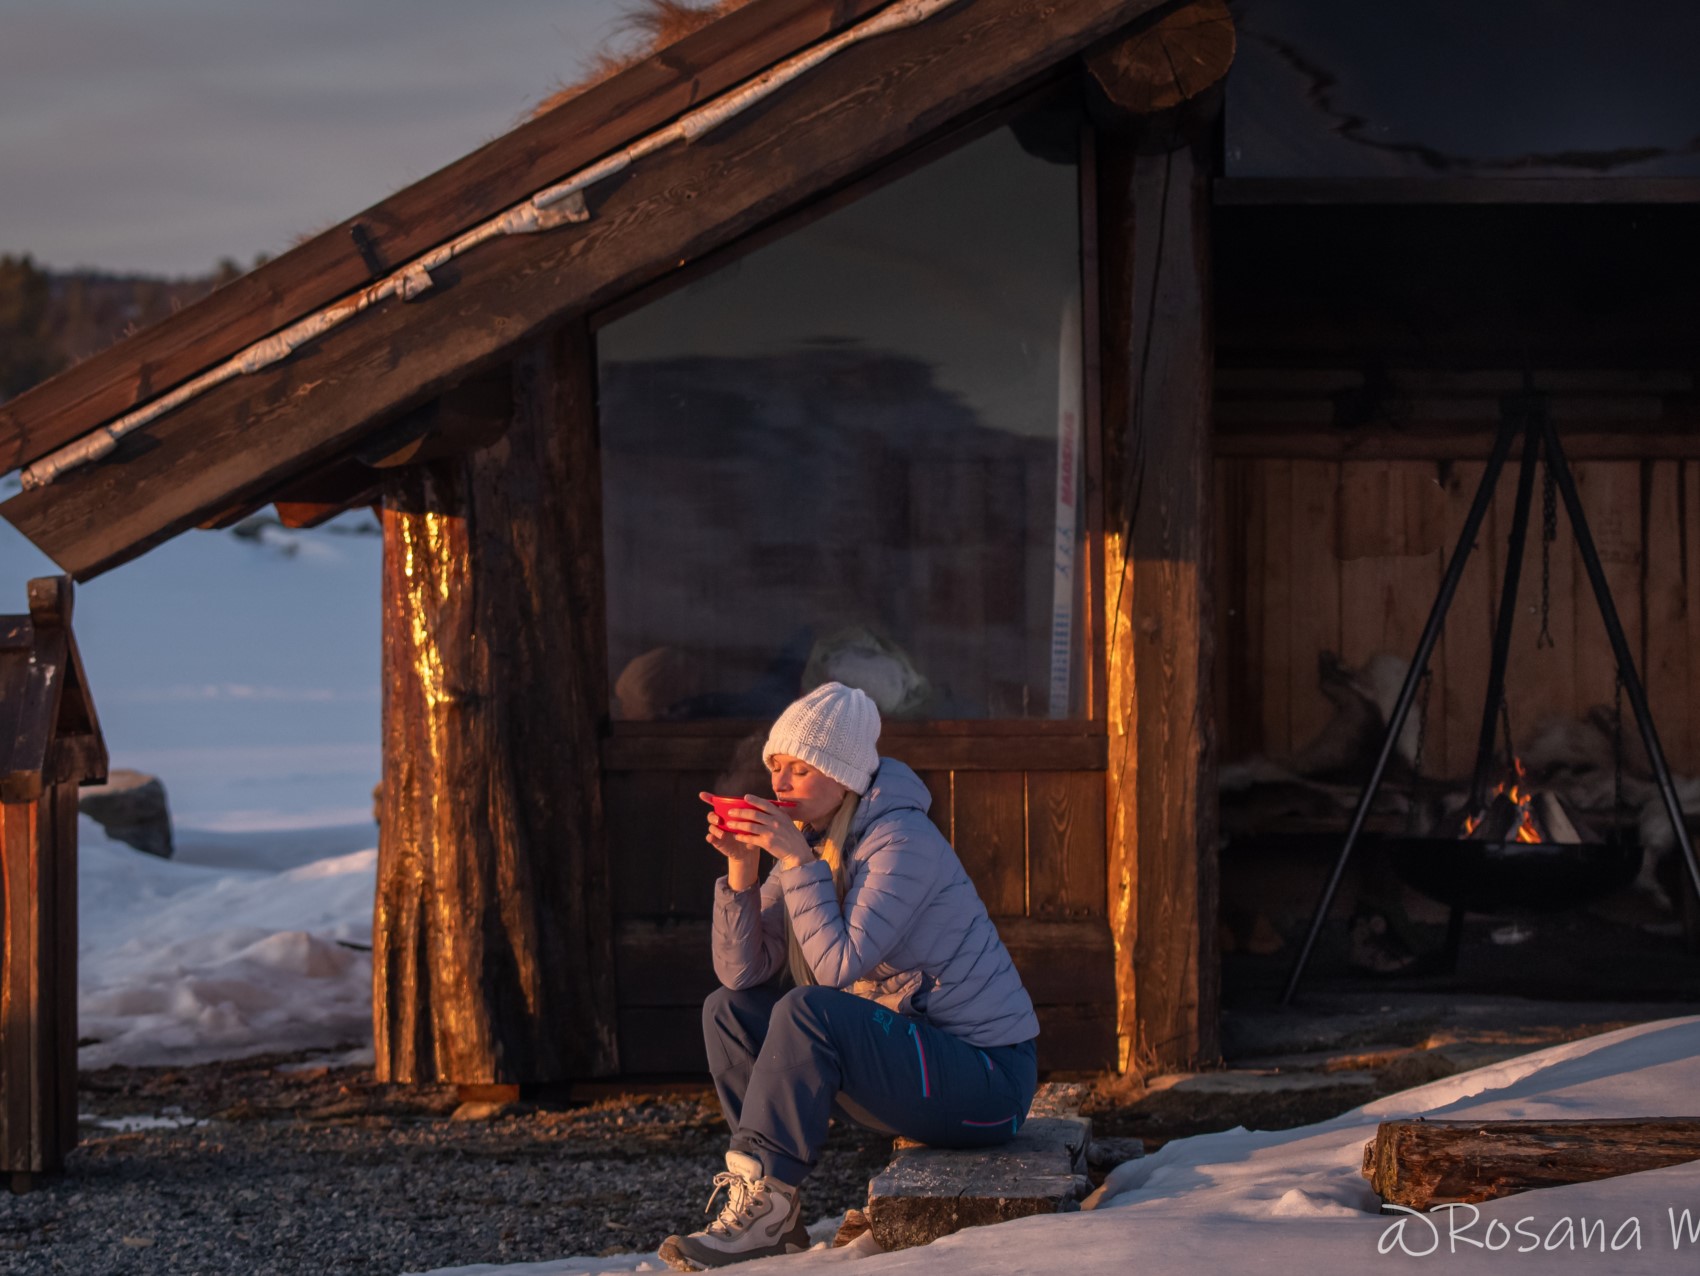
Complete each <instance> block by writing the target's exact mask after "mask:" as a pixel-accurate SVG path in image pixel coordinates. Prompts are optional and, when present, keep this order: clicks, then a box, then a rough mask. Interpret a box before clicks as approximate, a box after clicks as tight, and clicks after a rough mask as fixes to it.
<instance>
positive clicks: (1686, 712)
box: [1625, 462, 1694, 759]
mask: <svg viewBox="0 0 1700 1276" xmlns="http://www.w3.org/2000/svg"><path fill="white" fill-rule="evenodd" d="M1685 469H1686V466H1685V465H1684V464H1683V463H1681V462H1673V463H1671V464H1668V465H1649V466H1647V467H1646V470H1647V475H1646V478H1647V505H1646V526H1647V536H1646V552H1645V554H1644V556H1643V558H1642V567H1643V569H1644V575H1643V581H1644V584H1643V587H1642V613H1643V618H1644V624H1645V628H1644V630H1643V632H1644V634H1645V649H1646V660H1645V662H1644V664H1643V665H1642V668H1641V678H1642V681H1643V684H1644V685H1645V686H1646V689H1647V703H1648V704H1650V705H1651V706H1652V708H1653V713H1654V714H1655V715H1656V716H1655V717H1654V719H1653V721H1654V723H1655V724H1656V725H1657V727H1658V731H1659V743H1660V744H1661V745H1663V746H1664V750H1665V756H1666V757H1667V758H1673V759H1674V758H1692V757H1693V756H1694V736H1693V730H1694V727H1693V713H1694V708H1693V705H1694V693H1693V683H1692V681H1691V679H1692V677H1693V674H1692V671H1691V668H1690V661H1691V659H1692V657H1691V655H1690V652H1691V651H1692V648H1693V635H1692V634H1691V633H1690V632H1689V619H1688V611H1689V607H1688V582H1687V581H1686V580H1685V579H1684V570H1685V568H1686V567H1687V558H1688V556H1687V555H1686V554H1685V553H1684V548H1685V532H1686V528H1685V514H1686V511H1685V510H1684V508H1683V505H1684V496H1685V492H1684V486H1685V484H1684V479H1685V478H1686V474H1685ZM1628 729H1629V727H1628V725H1627V724H1626V725H1625V730H1628Z"/></svg>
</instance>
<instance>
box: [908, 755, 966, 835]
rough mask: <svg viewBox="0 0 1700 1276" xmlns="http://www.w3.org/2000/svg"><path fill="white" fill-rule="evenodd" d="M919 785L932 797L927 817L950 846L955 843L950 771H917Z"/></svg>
mask: <svg viewBox="0 0 1700 1276" xmlns="http://www.w3.org/2000/svg"><path fill="white" fill-rule="evenodd" d="M915 774H916V775H918V776H920V777H921V783H922V784H924V785H926V786H927V792H928V793H931V794H932V795H933V804H932V806H930V807H929V808H928V809H927V816H928V818H929V819H931V820H932V822H933V823H934V824H936V825H938V829H939V832H941V833H943V834H944V835H945V839H946V840H947V841H949V842H950V843H951V844H952V845H954V844H955V841H956V831H955V830H956V823H955V818H956V817H955V814H954V812H955V805H956V803H955V799H954V798H953V797H952V796H951V777H952V775H953V772H950V771H917V772H916V773H915Z"/></svg>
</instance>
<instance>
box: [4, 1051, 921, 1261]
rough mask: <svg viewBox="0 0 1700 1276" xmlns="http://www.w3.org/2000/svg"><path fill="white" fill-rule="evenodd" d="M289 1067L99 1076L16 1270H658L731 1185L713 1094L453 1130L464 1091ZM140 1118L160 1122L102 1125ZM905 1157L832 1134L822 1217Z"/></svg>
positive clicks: (34, 1198)
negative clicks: (607, 1257) (555, 1265)
mask: <svg viewBox="0 0 1700 1276" xmlns="http://www.w3.org/2000/svg"><path fill="white" fill-rule="evenodd" d="M289 1062H291V1061H286V1060H280V1059H275V1058H274V1059H262V1060H252V1061H246V1062H241V1063H227V1064H212V1065H208V1066H205V1067H199V1068H184V1069H160V1068H111V1069H105V1070H103V1071H99V1072H92V1073H84V1074H83V1075H82V1077H81V1079H80V1088H81V1091H82V1093H81V1111H82V1113H83V1115H84V1116H85V1118H93V1119H85V1123H84V1125H83V1129H82V1144H81V1146H80V1147H78V1148H77V1150H76V1151H75V1152H74V1153H73V1154H72V1155H71V1157H70V1161H69V1164H68V1166H67V1171H66V1173H65V1175H64V1176H63V1177H61V1178H59V1179H57V1180H53V1181H49V1182H47V1183H46V1185H45V1186H42V1187H40V1188H38V1190H36V1191H34V1192H31V1193H29V1194H28V1195H24V1196H11V1195H7V1194H0V1270H3V1271H6V1272H8V1273H15V1274H16V1276H33V1274H34V1273H42V1272H74V1273H77V1274H78V1276H151V1274H152V1273H164V1272H170V1273H184V1274H185V1276H188V1274H193V1273H220V1274H221V1276H269V1274H272V1273H276V1274H277V1276H285V1274H288V1276H295V1274H297V1273H301V1274H306V1273H311V1274H312V1276H332V1274H342V1273H349V1274H352V1273H383V1274H384V1276H397V1274H398V1273H402V1272H419V1271H427V1270H430V1269H432V1268H437V1267H447V1266H453V1265H457V1264H463V1263H520V1262H533V1261H537V1260H541V1259H549V1258H558V1257H561V1256H564V1255H569V1254H596V1253H609V1254H613V1253H621V1252H629V1251H634V1250H636V1251H652V1250H653V1249H654V1248H655V1247H656V1245H657V1244H659V1243H660V1241H661V1240H662V1238H663V1237H665V1236H667V1235H668V1234H670V1233H672V1232H677V1231H688V1230H690V1229H692V1228H694V1227H696V1226H699V1225H700V1222H701V1220H702V1217H703V1216H702V1213H701V1211H702V1207H703V1203H704V1202H705V1201H706V1200H707V1198H708V1194H709V1191H710V1188H711V1180H712V1178H713V1176H714V1174H715V1172H716V1171H717V1170H718V1169H720V1168H722V1157H723V1156H724V1153H725V1138H726V1128H725V1124H724V1122H723V1121H722V1119H721V1116H720V1110H719V1105H718V1104H717V1103H716V1102H715V1099H714V1095H713V1093H712V1092H711V1091H707V1090H700V1091H697V1090H692V1091H681V1092H674V1093H663V1094H633V1095H622V1096H617V1097H611V1098H607V1099H601V1100H597V1101H594V1102H587V1103H582V1104H571V1105H567V1104H563V1105H560V1106H552V1107H542V1106H533V1105H523V1104H522V1105H515V1106H513V1107H511V1108H507V1109H504V1110H501V1111H498V1112H496V1113H495V1114H494V1115H492V1116H489V1117H487V1118H486V1119H482V1120H471V1121H468V1120H452V1119H451V1114H452V1113H453V1112H454V1111H455V1109H456V1107H457V1098H456V1096H455V1093H454V1092H453V1091H452V1090H450V1089H439V1088H415V1087H410V1088H406V1089H401V1088H396V1087H388V1086H378V1085H375V1084H374V1083H373V1082H372V1080H371V1070H370V1069H369V1068H324V1067H313V1068H308V1069H306V1070H290V1071H279V1070H278V1065H279V1064H280V1063H289ZM137 1116H144V1117H152V1118H155V1119H157V1120H158V1121H160V1122H162V1124H159V1125H156V1126H153V1127H152V1128H146V1129H138V1130H131V1131H120V1130H115V1129H113V1128H110V1127H107V1126H101V1125H98V1124H96V1123H95V1120H98V1119H106V1120H112V1119H115V1118H121V1117H137ZM190 1122H194V1124H188V1123H190ZM174 1123H183V1124H180V1125H177V1126H176V1128H172V1125H173V1124H174ZM889 1154H890V1140H889V1139H885V1138H881V1137H879V1136H876V1135H873V1134H870V1133H867V1132H865V1131H861V1130H857V1129H854V1128H849V1127H846V1128H837V1127H835V1129H834V1131H833V1134H832V1137H831V1140H830V1142H829V1145H828V1147H827V1149H826V1151H825V1152H824V1153H823V1155H822V1158H821V1164H820V1167H819V1169H818V1170H817V1171H816V1173H815V1174H814V1175H813V1176H812V1177H811V1178H810V1180H809V1184H808V1186H807V1188H806V1191H807V1196H806V1198H805V1206H804V1208H805V1213H806V1215H807V1216H808V1217H809V1218H811V1219H813V1218H817V1217H822V1216H826V1215H833V1214H838V1213H841V1212H842V1211H843V1210H844V1209H845V1208H847V1207H849V1206H851V1205H861V1204H863V1203H864V1202H865V1201H866V1198H867V1182H868V1179H869V1178H870V1177H871V1176H872V1175H873V1174H874V1173H875V1172H876V1171H877V1170H878V1169H879V1168H880V1166H882V1165H883V1164H884V1163H885V1160H886V1159H887V1157H888V1156H889Z"/></svg>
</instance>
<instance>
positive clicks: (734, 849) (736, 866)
mask: <svg viewBox="0 0 1700 1276" xmlns="http://www.w3.org/2000/svg"><path fill="white" fill-rule="evenodd" d="M697 796H698V797H699V798H701V799H702V800H703V801H705V802H706V801H708V798H709V795H708V794H707V793H698V794H697ZM707 840H708V844H709V845H710V846H712V847H713V848H714V849H715V850H717V851H719V852H720V853H721V854H722V855H724V856H725V857H726V885H728V886H729V887H731V888H732V889H733V890H734V891H747V890H749V889H750V887H752V886H754V885H755V884H756V882H757V880H758V877H757V870H758V869H760V867H761V848H760V847H757V846H745V845H744V844H743V843H742V842H739V841H738V840H737V839H736V838H734V837H733V836H732V834H731V832H730V830H728V829H727V828H726V827H725V826H724V825H723V824H721V822H720V816H718V815H717V814H715V812H714V809H713V808H712V807H710V808H709V812H708V839H707Z"/></svg>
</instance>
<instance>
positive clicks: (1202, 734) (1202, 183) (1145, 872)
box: [1101, 143, 1217, 1068]
mask: <svg viewBox="0 0 1700 1276" xmlns="http://www.w3.org/2000/svg"><path fill="white" fill-rule="evenodd" d="M1103 157H1104V163H1103V167H1102V182H1101V192H1102V196H1103V207H1104V208H1105V210H1106V213H1105V216H1104V217H1103V219H1102V227H1103V234H1104V236H1105V239H1106V244H1105V247H1104V252H1103V280H1102V287H1103V296H1104V314H1105V349H1106V351H1108V352H1110V353H1109V354H1107V355H1106V361H1105V378H1106V394H1105V402H1106V405H1107V406H1106V416H1105V428H1106V430H1107V431H1109V432H1112V433H1120V434H1122V435H1123V436H1124V437H1125V438H1126V439H1127V440H1128V442H1126V443H1124V444H1123V445H1122V446H1121V448H1119V449H1118V453H1117V455H1118V456H1119V457H1121V458H1131V457H1136V456H1137V457H1141V458H1142V461H1143V464H1142V472H1141V473H1140V475H1139V481H1138V489H1137V490H1138V492H1139V499H1138V504H1137V507H1135V506H1134V505H1133V504H1132V502H1131V501H1130V500H1129V499H1128V495H1130V493H1128V495H1124V497H1123V499H1122V500H1121V501H1118V502H1117V503H1116V505H1115V506H1114V507H1112V508H1111V509H1109V510H1106V515H1107V518H1108V522H1109V525H1110V526H1111V527H1112V528H1117V527H1119V528H1123V529H1125V531H1124V533H1123V534H1124V535H1125V537H1126V539H1125V540H1124V541H1123V542H1122V543H1121V544H1120V545H1115V546H1113V551H1114V552H1111V553H1107V554H1106V568H1107V570H1109V571H1110V572H1111V573H1112V579H1111V580H1110V581H1109V582H1107V585H1106V590H1107V595H1106V596H1108V597H1115V596H1116V593H1117V591H1118V590H1121V591H1122V592H1123V593H1124V595H1131V598H1130V599H1129V600H1128V603H1127V605H1126V609H1125V610H1124V611H1123V612H1121V613H1120V614H1117V615H1113V616H1112V619H1111V632H1112V634H1113V635H1114V638H1115V640H1114V641H1113V642H1112V643H1111V644H1110V645H1109V646H1108V648H1107V660H1108V664H1109V673H1110V679H1111V684H1110V702H1111V709H1110V719H1109V728H1110V736H1111V740H1112V741H1113V742H1114V750H1113V752H1112V756H1111V759H1110V777H1109V786H1110V787H1109V796H1108V803H1109V807H1108V832H1109V838H1108V841H1109V851H1108V861H1109V863H1108V881H1109V904H1110V910H1111V911H1110V930H1111V935H1112V937H1113V938H1114V941H1115V944H1116V963H1117V969H1116V979H1117V1003H1118V1012H1117V1013H1118V1024H1117V1033H1118V1055H1119V1060H1118V1062H1119V1064H1120V1066H1121V1067H1123V1068H1126V1067H1129V1066H1132V1065H1133V1064H1134V1062H1135V1061H1136V1060H1137V1061H1140V1062H1152V1061H1156V1062H1162V1063H1167V1064H1180V1063H1182V1062H1184V1061H1187V1060H1194V1059H1209V1058H1214V1057H1215V1055H1216V1052H1217V1047H1216V1039H1215V1030H1216V998H1217V987H1216V979H1217V952H1216V939H1215V925H1216V921H1215V918H1216V828H1215V819H1216V792H1215V765H1216V763H1215V752H1216V746H1215V731H1214V713H1213V711H1212V706H1211V704H1210V693H1211V682H1210V668H1211V661H1212V659H1213V652H1212V647H1213V646H1214V641H1215V628H1214V623H1215V621H1214V614H1213V610H1212V608H1213V603H1212V599H1211V597H1210V589H1209V582H1210V580H1211V578H1212V569H1211V556H1210V539H1211V530H1212V515H1211V512H1210V498H1211V483H1210V443H1209V440H1210V402H1211V376H1210V369H1211V360H1212V347H1211V336H1210V328H1209V317H1208V298H1209V295H1210V284H1209V260H1208V258H1209V243H1210V198H1209V165H1208V160H1207V158H1206V156H1205V154H1204V152H1203V150H1202V149H1192V148H1189V149H1183V150H1178V151H1175V152H1172V153H1170V154H1167V155H1163V156H1157V157H1148V156H1138V155H1135V154H1130V153H1129V152H1128V150H1127V149H1125V148H1118V147H1115V146H1112V145H1110V144H1108V143H1106V145H1105V146H1104V148H1103ZM1159 226H1161V227H1162V230H1161V233H1159V232H1158V231H1157V229H1156V228H1157V227H1159ZM1118 240H1120V241H1122V244H1123V245H1124V246H1122V247H1117V246H1116V241H1118ZM1118 380H1119V381H1120V382H1121V383H1122V384H1121V388H1120V389H1117V390H1112V389H1111V386H1112V384H1113V383H1114V382H1115V381H1118ZM1112 409H1114V410H1115V411H1116V412H1118V413H1119V415H1112ZM1120 477H1121V478H1123V479H1124V480H1125V478H1126V476H1125V475H1124V476H1120ZM1115 481H1116V477H1115V476H1113V477H1112V482H1115ZM1123 491H1124V493H1127V492H1128V489H1127V488H1124V489H1123ZM1122 577H1125V579H1122ZM1130 764H1131V765H1130Z"/></svg>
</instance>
